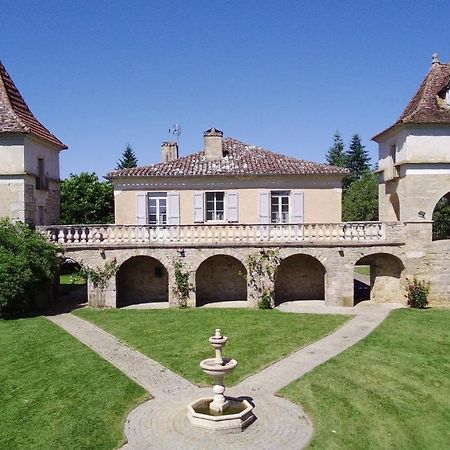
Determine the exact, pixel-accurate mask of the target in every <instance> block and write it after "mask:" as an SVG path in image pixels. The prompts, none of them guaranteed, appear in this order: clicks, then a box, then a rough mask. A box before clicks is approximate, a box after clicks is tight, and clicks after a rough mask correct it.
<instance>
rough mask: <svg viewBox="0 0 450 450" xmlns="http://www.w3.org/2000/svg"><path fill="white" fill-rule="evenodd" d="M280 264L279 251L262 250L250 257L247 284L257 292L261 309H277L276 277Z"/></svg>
mask: <svg viewBox="0 0 450 450" xmlns="http://www.w3.org/2000/svg"><path fill="white" fill-rule="evenodd" d="M280 263H281V257H280V255H279V251H278V249H267V250H261V251H260V252H259V253H254V254H252V255H250V256H249V257H248V272H247V282H248V283H249V285H250V286H251V287H252V288H253V289H254V290H255V291H256V293H257V295H258V306H259V307H260V308H261V309H271V308H274V307H275V298H274V293H275V275H276V273H277V269H278V266H279V265H280Z"/></svg>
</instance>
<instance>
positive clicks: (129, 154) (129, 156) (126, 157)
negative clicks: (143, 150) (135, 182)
mask: <svg viewBox="0 0 450 450" xmlns="http://www.w3.org/2000/svg"><path fill="white" fill-rule="evenodd" d="M137 164H138V160H137V158H136V155H135V154H134V151H133V148H132V147H131V145H130V144H127V146H126V147H125V150H124V151H123V153H122V158H120V159H119V162H118V163H117V169H130V168H132V167H137Z"/></svg>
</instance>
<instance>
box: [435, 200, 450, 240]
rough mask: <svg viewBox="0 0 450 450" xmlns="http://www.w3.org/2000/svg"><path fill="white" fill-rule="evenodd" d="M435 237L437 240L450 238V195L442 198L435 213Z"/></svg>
mask: <svg viewBox="0 0 450 450" xmlns="http://www.w3.org/2000/svg"><path fill="white" fill-rule="evenodd" d="M433 221H434V223H433V235H434V238H435V239H449V238H450V194H447V195H446V196H444V197H442V198H441V199H440V200H439V201H438V203H437V205H436V207H435V208H434V211H433Z"/></svg>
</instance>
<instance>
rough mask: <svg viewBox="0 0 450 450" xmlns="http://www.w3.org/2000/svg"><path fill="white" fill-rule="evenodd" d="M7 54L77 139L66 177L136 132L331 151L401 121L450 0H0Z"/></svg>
mask: <svg viewBox="0 0 450 450" xmlns="http://www.w3.org/2000/svg"><path fill="white" fill-rule="evenodd" d="M0 6H1V15H2V21H1V22H2V25H1V40H0V59H1V60H2V61H3V63H4V64H5V66H6V68H7V70H8V71H9V73H10V75H11V76H12V77H13V79H14V81H15V82H16V84H17V86H18V88H19V89H20V90H21V92H22V94H23V95H24V97H25V99H26V101H27V102H28V104H29V105H30V107H31V109H32V111H33V112H34V114H35V115H36V116H37V117H38V118H39V119H40V120H41V121H42V122H43V123H44V125H45V126H47V127H48V128H49V129H50V130H51V131H52V132H53V133H54V134H56V135H57V136H58V137H59V138H60V139H61V140H62V141H63V142H65V143H66V144H67V145H68V146H69V150H66V151H64V152H63V153H62V155H61V176H62V178H64V177H66V176H68V174H69V173H70V172H73V173H79V172H81V171H95V172H97V173H98V174H99V175H100V176H102V175H104V174H106V173H107V172H108V171H109V170H110V169H113V168H114V167H115V165H116V163H117V160H118V159H119V157H120V155H121V153H122V151H123V148H124V147H125V145H126V143H127V142H130V143H131V145H132V146H133V148H134V150H135V153H136V155H137V157H138V159H139V163H140V165H147V164H151V163H155V162H159V160H160V143H161V142H162V141H163V140H167V139H169V137H170V136H169V135H168V132H167V130H168V129H169V127H170V126H171V125H172V124H173V123H175V122H177V123H179V124H181V126H182V134H181V139H180V143H181V149H180V153H181V155H184V154H188V153H191V152H193V151H196V150H199V149H200V148H201V147H202V140H203V137H202V136H203V135H202V133H203V131H204V130H205V129H207V128H210V127H211V126H215V127H217V128H220V129H222V130H223V131H224V133H225V135H226V136H231V137H235V138H238V139H241V140H243V141H244V142H247V143H250V144H255V145H259V146H262V147H264V148H268V149H271V150H274V151H278V152H281V153H285V154H288V155H293V156H296V157H299V158H303V159H307V160H313V161H323V160H324V156H325V153H326V151H327V149H328V147H329V146H330V144H331V140H332V135H333V133H334V132H335V130H336V129H339V130H340V132H341V134H342V135H343V137H344V139H345V141H346V143H348V141H349V140H350V137H351V135H352V134H353V133H354V132H358V133H360V135H361V137H362V140H363V143H365V144H366V145H367V148H368V149H369V150H370V152H371V154H372V156H375V153H376V146H375V144H374V143H370V142H369V139H370V137H371V136H372V135H373V134H375V133H376V132H378V131H380V130H382V129H384V128H385V127H387V126H389V125H391V124H392V123H393V122H394V121H395V120H396V119H397V117H398V116H399V114H400V112H401V111H402V109H403V108H404V106H405V105H406V103H407V101H408V100H409V99H410V98H411V96H412V95H413V94H414V92H415V90H416V88H417V86H418V85H419V83H420V82H421V80H422V78H423V77H424V75H425V73H426V71H427V70H428V68H429V65H430V63H431V54H432V53H433V52H438V53H439V57H440V59H441V61H445V62H447V61H449V60H450V44H449V43H450V27H449V26H448V17H449V15H450V3H449V2H448V1H436V0H433V1H432V2H425V1H420V2H419V1H384V0H376V1H366V0H364V1H345V0H340V1H338V0H336V1H322V0H321V1H318V2H312V1H293V0H272V1H264V0H251V1H247V0H240V1H238V0H235V1H225V0H221V1H219V0H204V1H199V0H190V1H186V0H185V1H181V0H180V1H166V0H164V1H163V0H159V1H131V0H130V1H118V0H116V1H97V0H96V1H81V0H77V1H68V0H59V1H44V0H40V1H34V0H33V1H28V0H20V1H18V0H1V4H0Z"/></svg>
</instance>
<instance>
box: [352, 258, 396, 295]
mask: <svg viewBox="0 0 450 450" xmlns="http://www.w3.org/2000/svg"><path fill="white" fill-rule="evenodd" d="M355 266H368V267H370V274H369V275H368V280H367V281H368V288H369V296H368V297H369V298H368V299H370V300H372V301H374V302H376V303H388V302H403V295H402V289H401V279H402V273H403V271H404V269H405V266H404V264H403V262H402V260H401V259H400V258H399V257H398V256H395V255H393V254H391V253H382V252H380V253H372V254H369V255H365V256H363V257H362V258H360V259H358V261H356V263H355ZM353 302H354V304H356V303H358V299H357V298H356V297H355V295H354V299H353Z"/></svg>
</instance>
